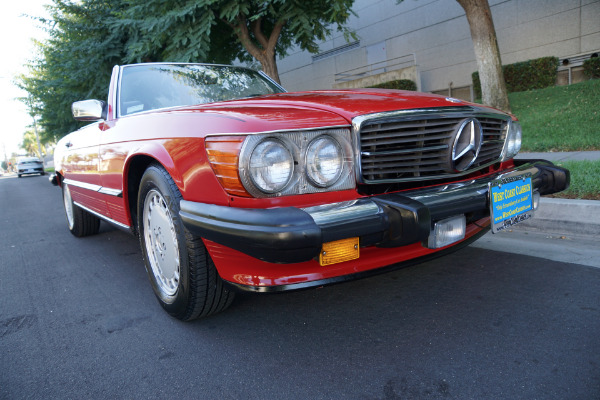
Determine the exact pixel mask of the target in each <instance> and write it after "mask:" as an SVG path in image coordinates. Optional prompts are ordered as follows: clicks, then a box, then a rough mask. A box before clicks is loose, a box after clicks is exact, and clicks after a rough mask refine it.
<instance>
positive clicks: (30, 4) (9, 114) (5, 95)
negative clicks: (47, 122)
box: [0, 0, 51, 161]
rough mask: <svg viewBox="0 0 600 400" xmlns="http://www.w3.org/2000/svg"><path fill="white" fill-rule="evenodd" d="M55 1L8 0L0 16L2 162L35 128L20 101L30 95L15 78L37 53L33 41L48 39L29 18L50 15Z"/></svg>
mask: <svg viewBox="0 0 600 400" xmlns="http://www.w3.org/2000/svg"><path fill="white" fill-rule="evenodd" d="M50 2H51V0H19V1H5V2H3V4H2V12H1V13H0V54H1V55H2V56H1V61H0V116H1V121H2V123H1V124H0V160H2V161H4V155H5V152H6V155H7V156H8V157H10V156H11V154H12V153H13V152H16V153H24V150H22V149H19V144H20V143H21V142H22V140H23V133H25V131H26V130H27V129H28V127H29V126H30V125H32V119H31V117H30V116H29V114H28V113H27V110H26V107H25V105H24V104H23V103H21V102H20V101H18V100H16V98H17V97H23V96H25V95H26V92H23V91H21V90H20V89H19V88H17V87H16V86H15V85H14V84H13V81H14V78H15V76H18V75H20V74H23V73H26V72H27V69H26V67H25V66H26V64H27V63H28V61H29V60H31V59H32V58H33V56H34V54H35V50H34V45H33V39H37V40H43V39H45V38H46V37H47V36H46V34H45V32H44V31H43V30H42V29H40V28H39V23H38V22H36V21H35V20H33V19H32V18H30V17H27V16H26V15H33V16H46V15H47V13H46V10H45V8H44V4H50Z"/></svg>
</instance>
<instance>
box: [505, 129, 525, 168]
mask: <svg viewBox="0 0 600 400" xmlns="http://www.w3.org/2000/svg"><path fill="white" fill-rule="evenodd" d="M522 135H523V134H522V130H521V124H519V123H518V122H516V121H511V122H510V123H509V124H508V133H507V134H506V143H505V144H504V152H503V153H504V155H503V157H502V161H506V160H508V159H511V158H513V157H514V156H516V155H517V153H519V151H520V150H521V138H522Z"/></svg>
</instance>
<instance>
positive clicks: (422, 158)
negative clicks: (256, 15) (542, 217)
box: [52, 63, 569, 320]
mask: <svg viewBox="0 0 600 400" xmlns="http://www.w3.org/2000/svg"><path fill="white" fill-rule="evenodd" d="M73 115H74V117H75V118H76V119H78V120H82V121H96V122H95V123H93V124H90V125H87V126H85V127H84V128H82V129H80V130H78V131H76V132H73V133H70V134H69V135H67V136H65V137H64V138H62V139H61V140H60V142H59V143H58V145H57V147H56V152H55V168H56V175H55V176H53V177H52V180H53V183H55V184H57V185H59V186H60V187H61V188H62V192H63V198H64V207H65V211H66V216H67V222H68V227H69V230H70V231H71V232H72V233H73V234H74V235H75V236H78V237H81V236H86V235H91V234H94V233H96V232H98V227H99V224H100V219H103V220H105V221H108V222H110V223H112V224H114V225H117V226H119V227H122V228H125V229H127V230H129V231H131V232H132V233H133V234H135V235H137V236H138V237H139V240H140V244H141V248H142V252H143V255H144V259H145V264H146V269H147V272H148V276H149V278H150V282H151V283H152V287H153V289H154V292H155V293H156V296H157V298H158V299H159V301H160V303H161V305H162V306H163V307H164V308H165V310H166V311H167V312H169V313H170V314H171V315H173V316H174V317H176V318H179V319H182V320H191V319H194V318H197V317H202V316H207V315H210V314H212V313H215V312H218V311H221V310H223V309H225V308H226V307H227V306H228V305H229V304H230V303H231V301H232V300H233V296H234V293H235V290H250V291H259V292H273V291H285V290H294V289H303V288H308V287H312V286H322V285H326V284H330V283H336V282H341V281H345V280H349V279H355V278H360V277H363V276H367V275H369V274H372V273H379V272H383V271H387V270H389V269H392V268H397V267H399V266H404V265H407V264H414V263H416V262H422V261H424V260H427V259H429V258H431V257H437V256H440V255H443V254H446V253H447V252H449V251H453V250H456V249H457V248H460V247H461V246H465V245H467V244H469V243H471V242H472V241H474V240H475V239H477V238H478V237H480V236H481V235H483V234H484V233H486V232H487V231H489V230H490V228H491V229H492V230H493V231H494V232H498V231H501V230H502V229H505V228H506V227H509V226H512V225H514V224H516V223H518V222H520V221H523V220H525V219H528V218H530V217H531V216H532V215H533V213H534V210H535V209H536V208H537V206H538V200H539V196H540V195H543V194H549V193H555V192H558V191H561V190H564V189H565V188H566V187H567V186H568V184H569V173H568V171H567V170H565V169H563V168H560V167H556V166H554V165H553V164H552V163H549V162H547V161H543V160H532V161H523V160H521V161H516V160H513V157H514V156H515V155H516V154H517V152H518V151H519V149H520V144H521V128H520V125H519V123H518V122H517V121H516V119H515V118H514V117H512V116H511V115H508V114H505V113H503V112H500V111H497V110H494V109H491V108H487V107H483V106H480V105H475V104H471V103H467V102H464V101H460V100H456V99H452V98H446V97H441V96H435V95H429V94H422V93H416V92H406V91H394V90H375V89H357V90H330V91H311V92H298V93H287V92H285V90H284V89H283V88H281V87H280V86H279V85H277V84H276V83H274V82H273V81H272V80H271V79H269V78H268V77H267V76H266V75H264V74H262V73H259V72H256V71H253V70H249V69H245V68H238V67H232V66H220V65H202V64H167V63H157V64H139V65H124V66H116V67H115V68H114V70H113V74H112V79H111V82H110V88H109V95H108V101H107V102H103V101H99V100H85V101H81V102H76V103H74V104H73Z"/></svg>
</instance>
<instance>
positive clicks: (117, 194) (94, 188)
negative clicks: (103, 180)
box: [63, 179, 123, 197]
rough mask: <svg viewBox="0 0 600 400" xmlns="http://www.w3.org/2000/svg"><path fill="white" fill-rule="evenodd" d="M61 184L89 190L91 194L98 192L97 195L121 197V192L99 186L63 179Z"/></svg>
mask: <svg viewBox="0 0 600 400" xmlns="http://www.w3.org/2000/svg"><path fill="white" fill-rule="evenodd" d="M63 182H64V183H66V184H67V185H71V186H75V187H79V188H82V189H87V190H91V191H92V192H98V193H102V194H106V195H109V196H114V197H123V191H122V190H119V189H111V188H107V187H103V186H99V185H94V184H91V183H85V182H80V181H75V180H73V179H64V180H63Z"/></svg>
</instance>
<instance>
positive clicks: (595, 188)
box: [552, 161, 600, 200]
mask: <svg viewBox="0 0 600 400" xmlns="http://www.w3.org/2000/svg"><path fill="white" fill-rule="evenodd" d="M556 165H558V166H561V167H565V168H567V169H568V170H569V171H571V186H570V187H569V188H568V189H567V190H565V191H564V192H560V193H556V194H554V195H552V197H559V198H563V199H586V200H600V161H564V162H560V163H556Z"/></svg>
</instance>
